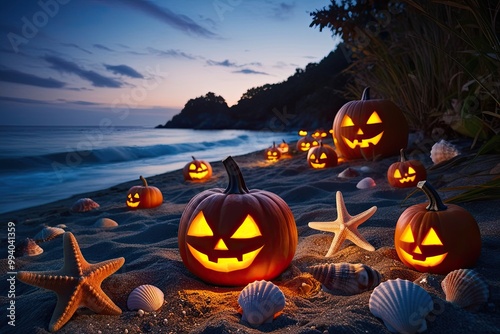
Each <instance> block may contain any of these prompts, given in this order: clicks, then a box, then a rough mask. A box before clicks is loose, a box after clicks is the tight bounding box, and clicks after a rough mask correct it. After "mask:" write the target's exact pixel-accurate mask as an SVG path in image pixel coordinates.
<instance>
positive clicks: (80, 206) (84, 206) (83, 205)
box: [71, 198, 99, 212]
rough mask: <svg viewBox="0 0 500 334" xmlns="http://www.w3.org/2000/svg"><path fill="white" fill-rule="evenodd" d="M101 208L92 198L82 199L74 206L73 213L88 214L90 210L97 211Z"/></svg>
mask: <svg viewBox="0 0 500 334" xmlns="http://www.w3.org/2000/svg"><path fill="white" fill-rule="evenodd" d="M98 207H99V204H97V203H96V202H94V201H93V200H92V199H90V198H80V199H79V200H78V201H76V202H75V203H74V204H73V206H72V207H71V211H73V212H86V211H90V210H94V209H97V208H98Z"/></svg>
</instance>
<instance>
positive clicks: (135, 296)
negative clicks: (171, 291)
mask: <svg viewBox="0 0 500 334" xmlns="http://www.w3.org/2000/svg"><path fill="white" fill-rule="evenodd" d="M163 301H164V295H163V292H162V291H161V290H160V289H159V288H157V287H156V286H154V285H150V284H144V285H140V286H138V287H137V288H135V289H134V290H132V292H131V293H130V295H128V299H127V307H128V309H129V310H144V311H146V312H152V311H156V310H158V309H159V308H160V307H161V306H162V305H163Z"/></svg>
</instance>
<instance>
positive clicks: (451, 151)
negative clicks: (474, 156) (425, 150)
mask: <svg viewBox="0 0 500 334" xmlns="http://www.w3.org/2000/svg"><path fill="white" fill-rule="evenodd" d="M459 154H460V152H459V151H458V149H457V148H456V147H455V146H454V145H453V144H450V143H448V142H447V141H446V140H443V139H441V140H440V141H439V142H437V143H435V144H434V145H432V148H431V160H432V162H433V163H434V164H438V163H440V162H443V161H446V160H450V159H451V158H454V157H456V156H457V155H459Z"/></svg>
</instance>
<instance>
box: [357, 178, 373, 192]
mask: <svg viewBox="0 0 500 334" xmlns="http://www.w3.org/2000/svg"><path fill="white" fill-rule="evenodd" d="M376 185H377V184H376V183H375V180H374V179H372V178H371V177H365V178H364V179H361V180H360V181H359V182H358V184H357V185H356V188H358V189H369V188H373V187H375V186H376Z"/></svg>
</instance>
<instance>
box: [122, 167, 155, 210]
mask: <svg viewBox="0 0 500 334" xmlns="http://www.w3.org/2000/svg"><path fill="white" fill-rule="evenodd" d="M139 178H140V180H141V181H142V186H133V187H132V188H130V189H129V191H128V193H127V200H126V202H125V203H126V204H127V207H129V208H130V209H148V208H154V207H156V206H158V205H161V204H162V203H163V195H162V193H161V191H160V189H158V188H156V187H152V186H149V185H148V182H147V181H146V179H145V178H144V177H142V175H141V176H140V177H139Z"/></svg>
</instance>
